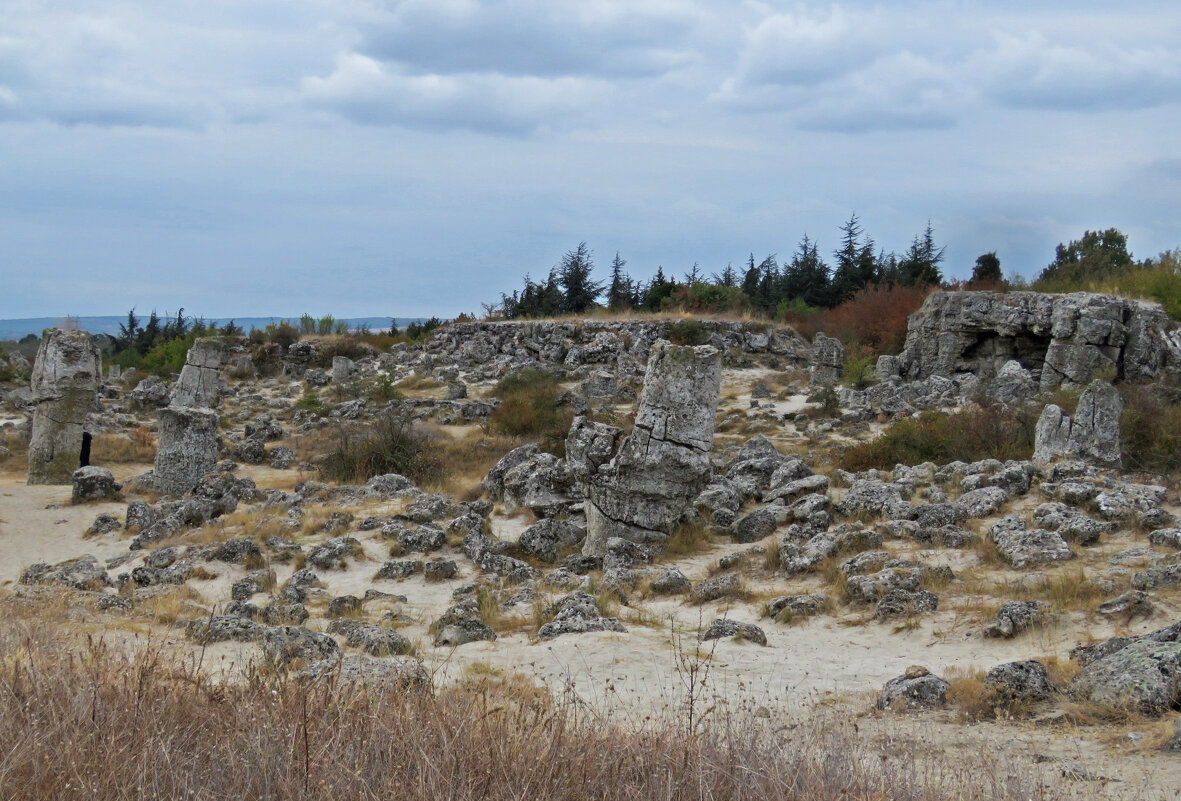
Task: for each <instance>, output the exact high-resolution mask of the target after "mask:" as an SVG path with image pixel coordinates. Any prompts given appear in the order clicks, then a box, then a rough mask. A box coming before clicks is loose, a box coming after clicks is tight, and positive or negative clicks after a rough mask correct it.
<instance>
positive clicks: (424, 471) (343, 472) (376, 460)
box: [318, 414, 446, 484]
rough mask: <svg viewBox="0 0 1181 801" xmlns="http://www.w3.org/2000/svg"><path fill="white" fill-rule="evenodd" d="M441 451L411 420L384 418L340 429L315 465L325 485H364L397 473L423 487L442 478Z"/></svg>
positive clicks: (392, 417)
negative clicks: (358, 426) (325, 452)
mask: <svg viewBox="0 0 1181 801" xmlns="http://www.w3.org/2000/svg"><path fill="white" fill-rule="evenodd" d="M441 454H442V449H441V448H440V447H439V446H438V445H436V444H435V443H434V442H433V441H432V440H431V439H430V438H429V437H428V436H427V435H426V434H425V433H423V432H422V431H421V430H419V429H418V428H416V427H415V425H414V424H413V423H412V422H411V420H410V419H409V418H407V417H403V416H400V415H392V414H387V415H384V416H381V417H379V418H378V419H377V420H376V421H375V422H374V423H373V424H371V425H369V426H365V427H360V428H351V427H347V426H344V425H342V426H340V428H339V429H338V430H337V433H336V437H335V441H334V443H333V447H332V450H331V451H329V452H328V454H326V455H325V456H324V457H323V458H322V459H321V460H320V461H319V463H318V470H319V472H320V477H321V478H323V479H325V480H327V481H339V482H357V483H360V482H365V481H368V480H369V479H371V478H373V477H374V476H380V475H384V474H386V473H400V474H401V475H404V476H406V477H407V478H409V479H411V480H412V481H414V482H415V483H416V484H424V483H430V482H435V481H439V480H440V479H442V478H443V477H444V476H445V474H446V470H445V464H444V461H443V459H442V456H441Z"/></svg>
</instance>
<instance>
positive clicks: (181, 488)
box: [155, 406, 218, 496]
mask: <svg viewBox="0 0 1181 801" xmlns="http://www.w3.org/2000/svg"><path fill="white" fill-rule="evenodd" d="M156 437H157V442H158V444H157V446H156V472H155V485H156V489H157V490H159V491H160V492H164V493H167V494H169V495H177V496H180V495H184V494H185V493H187V492H191V491H192V489H193V487H195V486H197V482H199V481H200V480H201V477H202V476H203V475H205V474H206V473H209V472H211V471H212V470H213V469H214V467H216V466H217V452H218V441H217V413H216V412H214V411H211V410H209V409H201V408H198V407H185V406H181V407H176V406H169V407H166V408H164V409H161V410H160V417H159V426H158V430H157V432H156Z"/></svg>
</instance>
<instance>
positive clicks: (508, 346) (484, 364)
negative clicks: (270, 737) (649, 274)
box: [392, 320, 813, 381]
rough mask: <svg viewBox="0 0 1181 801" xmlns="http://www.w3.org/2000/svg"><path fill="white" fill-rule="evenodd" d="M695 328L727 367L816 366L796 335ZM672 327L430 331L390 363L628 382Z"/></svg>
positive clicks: (773, 329) (515, 326)
mask: <svg viewBox="0 0 1181 801" xmlns="http://www.w3.org/2000/svg"><path fill="white" fill-rule="evenodd" d="M695 323H696V325H697V326H698V327H699V331H700V334H701V337H702V339H703V341H704V342H705V343H706V344H709V345H712V346H713V347H715V348H716V349H718V350H719V351H721V354H722V359H723V361H725V362H727V363H738V362H741V361H742V360H743V359H745V358H748V357H749V356H750V355H758V354H767V355H773V356H776V357H778V358H780V359H782V360H783V361H784V362H786V363H789V364H791V365H794V366H798V367H808V366H810V365H811V364H813V347H812V345H811V344H810V343H809V342H808V340H806V339H804V338H803V337H801V336H800V335H799V334H798V333H796V331H795V329H793V328H790V327H787V326H769V325H766V324H762V323H739V322H729V321H721V320H698V321H695ZM673 325H674V323H673V322H670V321H663V320H643V321H606V320H581V321H571V322H564V321H563V322H552V321H525V322H471V323H451V324H449V325H447V326H446V327H445V328H442V329H439V330H438V331H437V332H435V334H434V335H433V336H432V338H431V339H430V341H429V342H428V343H427V345H426V348H425V354H423V355H422V356H416V353H415V351H414V350H412V349H405V350H402V351H398V350H395V351H394V352H393V354H392V358H393V359H394V360H395V361H403V360H412V359H414V358H420V359H422V358H427V359H432V360H433V359H436V358H438V357H443V358H445V359H446V360H447V361H448V362H449V363H453V364H455V365H457V366H459V367H461V368H463V369H465V370H472V369H475V370H478V371H480V372H483V373H486V374H487V375H488V376H489V377H496V376H499V375H500V374H501V373H502V372H503V371H504V370H506V369H509V368H510V367H512V368H513V369H519V368H520V367H523V366H529V365H530V364H533V365H534V366H560V367H563V368H564V369H567V370H572V371H578V370H583V371H585V373H586V375H588V376H589V375H590V374H592V373H594V372H597V371H606V372H607V373H608V374H610V375H614V376H615V378H616V380H619V381H627V380H632V379H638V378H641V377H642V376H643V372H644V368H645V365H647V363H648V356H649V351H650V349H651V348H652V346H653V344H654V343H655V342H656V341H657V340H660V339H668V338H669V336H670V331H671V328H672V326H673Z"/></svg>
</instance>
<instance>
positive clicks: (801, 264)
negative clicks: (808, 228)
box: [783, 234, 832, 307]
mask: <svg viewBox="0 0 1181 801" xmlns="http://www.w3.org/2000/svg"><path fill="white" fill-rule="evenodd" d="M831 293H832V286H831V276H830V275H829V269H828V265H827V264H825V263H824V260H823V259H822V258H820V249H819V248H818V247H817V246H816V243H815V242H813V241H812V240H811V239H809V238H808V235H807V234H804V238H803V239H802V240H800V244H799V246H798V247H797V249H796V252H795V253H794V254H792V257H791V261H790V262H789V263H788V264H787V265H786V266H785V267H784V270H783V297H784V299H786V300H789V301H791V300H797V299H798V300H802V301H803V302H804V303H806V304H807V305H809V306H813V307H820V306H827V305H829V298H830V296H831Z"/></svg>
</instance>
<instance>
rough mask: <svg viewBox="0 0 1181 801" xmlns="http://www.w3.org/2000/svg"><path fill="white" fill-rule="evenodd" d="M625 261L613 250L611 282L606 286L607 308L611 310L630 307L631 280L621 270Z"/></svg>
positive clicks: (621, 309)
mask: <svg viewBox="0 0 1181 801" xmlns="http://www.w3.org/2000/svg"><path fill="white" fill-rule="evenodd" d="M626 264H627V262H626V261H624V260H623V259H621V258H620V257H619V251H618V250H617V251H615V258H614V259H613V260H612V261H611V284H610V286H609V287H608V288H607V308H609V309H611V311H623V310H625V309H630V308H631V307H632V286H631V284H632V281H631V278H629V277H628V275H627V273H625V272H624V271H623V268H624V265H626Z"/></svg>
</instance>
